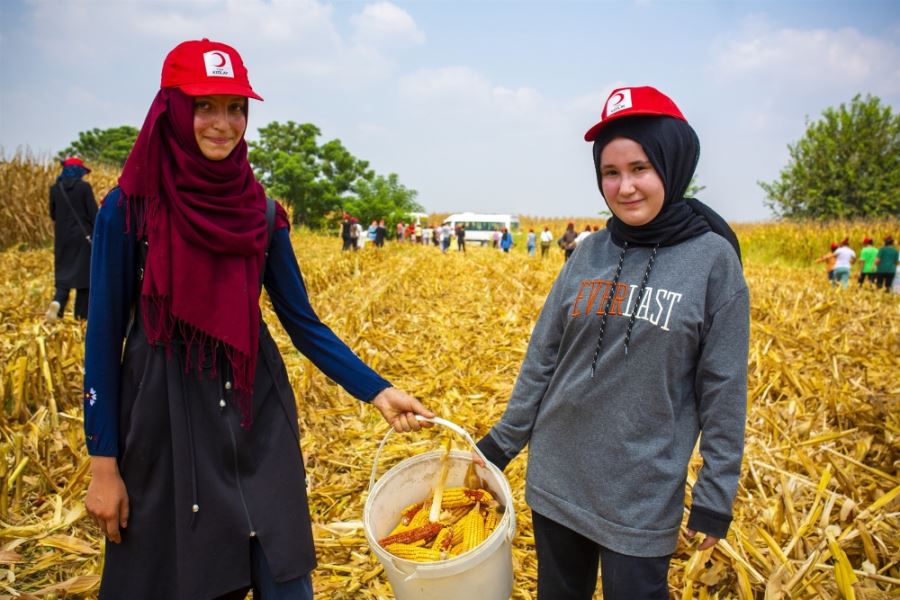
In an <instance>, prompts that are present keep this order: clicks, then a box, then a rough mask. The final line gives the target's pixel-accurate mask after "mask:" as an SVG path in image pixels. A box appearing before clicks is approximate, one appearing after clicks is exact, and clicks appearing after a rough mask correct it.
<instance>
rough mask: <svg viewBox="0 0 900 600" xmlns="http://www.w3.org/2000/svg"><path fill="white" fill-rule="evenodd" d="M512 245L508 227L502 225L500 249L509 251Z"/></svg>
mask: <svg viewBox="0 0 900 600" xmlns="http://www.w3.org/2000/svg"><path fill="white" fill-rule="evenodd" d="M512 246H513V237H512V234H511V233H510V232H509V229H507V228H506V227H504V228H503V229H501V230H500V249H501V250H503V251H504V252H506V253H509V249H510V248H512Z"/></svg>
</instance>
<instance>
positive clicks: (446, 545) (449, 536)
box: [431, 527, 453, 552]
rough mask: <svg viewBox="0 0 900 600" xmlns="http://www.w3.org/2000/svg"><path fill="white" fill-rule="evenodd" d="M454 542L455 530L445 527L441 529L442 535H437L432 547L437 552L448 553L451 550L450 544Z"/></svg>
mask: <svg viewBox="0 0 900 600" xmlns="http://www.w3.org/2000/svg"><path fill="white" fill-rule="evenodd" d="M452 541H453V530H452V529H451V528H450V527H444V528H443V529H441V531H440V533H438V534H437V537H436V538H434V543H432V544H431V547H432V548H433V549H435V550H438V551H441V552H446V551H448V550H449V549H450V543H451V542H452Z"/></svg>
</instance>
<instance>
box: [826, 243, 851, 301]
mask: <svg viewBox="0 0 900 600" xmlns="http://www.w3.org/2000/svg"><path fill="white" fill-rule="evenodd" d="M834 256H835V259H834V278H833V279H832V280H831V285H832V286H835V287H836V286H838V285H840V286H841V287H842V288H843V289H847V286H848V285H849V283H850V267H851V266H852V265H853V263H854V262H856V252H854V251H853V249H852V248H851V247H850V240H849V239H847V238H844V240H843V241H841V245H840V246H838V247H837V249H836V250H835V251H834Z"/></svg>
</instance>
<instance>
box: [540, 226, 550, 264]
mask: <svg viewBox="0 0 900 600" xmlns="http://www.w3.org/2000/svg"><path fill="white" fill-rule="evenodd" d="M551 242H553V233H552V232H551V231H550V228H549V227H548V226H546V225H544V230H543V231H542V232H541V259H545V258H547V254H548V253H549V252H550V243H551Z"/></svg>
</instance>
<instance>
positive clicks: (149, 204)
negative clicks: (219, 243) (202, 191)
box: [118, 190, 256, 430]
mask: <svg viewBox="0 0 900 600" xmlns="http://www.w3.org/2000/svg"><path fill="white" fill-rule="evenodd" d="M118 206H119V207H124V208H125V232H126V233H128V232H129V231H130V230H131V226H132V225H134V227H135V230H134V231H135V235H136V236H137V238H138V239H139V240H140V239H142V238H144V237H146V235H147V223H148V222H152V220H153V218H154V217H155V216H156V213H157V211H158V209H159V202H158V201H157V199H156V198H152V197H147V196H126V194H125V192H124V190H123V191H122V193H121V194H120V196H119V201H118ZM141 314H142V315H143V321H144V333H145V334H146V336H147V341H148V342H149V343H151V344H155V343H157V342H159V343H160V344H162V345H163V346H164V347H165V349H166V354H167V355H168V356H171V355H172V351H173V344H172V339H173V334H175V333H176V332H177V334H178V337H180V339H181V340H182V341H183V343H184V354H185V360H184V372H185V373H188V372H190V370H191V368H192V367H193V368H194V369H195V370H196V371H197V376H198V377H199V376H200V375H201V374H202V372H203V363H204V360H203V359H204V357H206V356H209V357H211V363H212V371H211V373H210V377H216V376H217V374H218V371H217V366H218V365H217V360H216V357H217V356H218V352H219V349H220V348H221V349H222V351H223V353H224V355H225V359H226V360H227V361H228V364H229V366H230V367H231V372H232V374H233V377H232V378H233V380H234V397H235V399H236V402H237V405H238V409H239V410H240V411H241V428H242V429H245V430H249V429H250V428H251V426H252V425H253V379H254V377H255V375H256V361H255V360H253V359H252V358H251V357H250V356H249V355H248V354H246V353H245V352H241V351H240V350H238V349H237V348H235V347H234V346H231V345H229V344H226V343H224V342H222V341H221V340H219V339H217V338H215V337H213V336H212V335H211V334H209V333H207V332H205V331H201V330H200V329H198V328H197V327H195V326H193V325H191V324H190V323H187V322H186V321H182V320H181V319H179V318H177V317H175V316H174V315H173V314H172V307H171V302H170V298H169V297H168V296H153V295H145V294H143V293H142V294H141ZM194 356H196V357H197V359H198V360H197V361H196V364H193V357H194Z"/></svg>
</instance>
